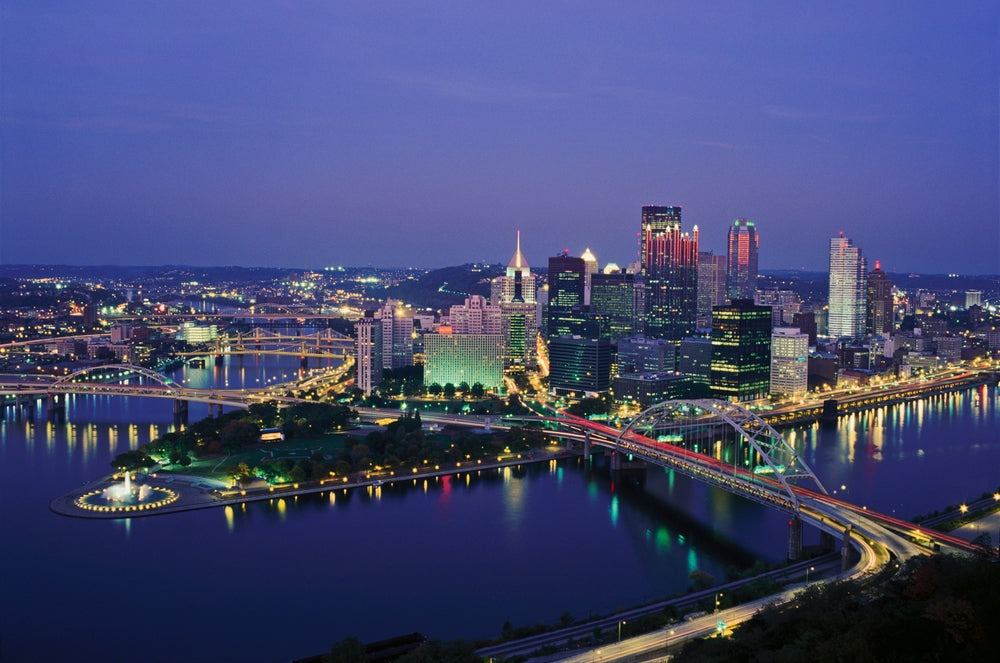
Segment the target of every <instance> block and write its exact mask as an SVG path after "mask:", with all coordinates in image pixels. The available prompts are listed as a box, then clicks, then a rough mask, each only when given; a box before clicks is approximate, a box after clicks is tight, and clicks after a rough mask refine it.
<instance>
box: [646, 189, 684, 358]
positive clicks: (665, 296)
mask: <svg viewBox="0 0 1000 663" xmlns="http://www.w3.org/2000/svg"><path fill="white" fill-rule="evenodd" d="M640 259H641V265H642V275H643V281H644V283H645V290H646V299H645V311H644V313H645V322H646V325H645V334H646V335H647V336H650V337H653V338H665V339H667V340H669V341H680V340H681V339H683V338H684V337H685V336H689V335H690V334H691V333H692V332H693V331H694V330H695V327H696V326H697V297H698V292H697V288H698V226H695V227H694V229H693V231H692V233H691V234H690V235H688V234H687V233H683V232H681V208H680V207H661V206H656V205H647V206H644V207H643V208H642V232H641V234H640Z"/></svg>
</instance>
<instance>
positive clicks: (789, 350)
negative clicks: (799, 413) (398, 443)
mask: <svg viewBox="0 0 1000 663" xmlns="http://www.w3.org/2000/svg"><path fill="white" fill-rule="evenodd" d="M808 390H809V335H808V334H805V333H803V332H802V331H800V330H799V329H798V328H797V327H777V328H775V330H774V331H773V332H772V333H771V394H772V395H775V396H802V395H804V394H805V393H806V392H807V391H808Z"/></svg>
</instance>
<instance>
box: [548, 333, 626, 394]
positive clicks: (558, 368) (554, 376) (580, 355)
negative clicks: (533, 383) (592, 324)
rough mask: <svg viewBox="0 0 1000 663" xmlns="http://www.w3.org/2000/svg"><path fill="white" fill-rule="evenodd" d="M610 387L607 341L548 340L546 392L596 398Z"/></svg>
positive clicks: (573, 337) (570, 337)
mask: <svg viewBox="0 0 1000 663" xmlns="http://www.w3.org/2000/svg"><path fill="white" fill-rule="evenodd" d="M610 386H611V343H610V342H609V341H608V340H607V339H597V338H581V337H579V336H559V337H558V338H553V339H550V340H549V389H550V390H551V391H552V392H554V393H582V394H587V395H595V394H599V393H602V392H605V391H607V390H608V389H609V388H610Z"/></svg>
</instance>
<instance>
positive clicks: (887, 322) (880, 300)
mask: <svg viewBox="0 0 1000 663" xmlns="http://www.w3.org/2000/svg"><path fill="white" fill-rule="evenodd" d="M895 321H896V317H895V306H894V305H893V299H892V282H891V281H890V280H889V275H888V274H886V273H885V272H883V271H882V265H880V264H879V261H878V260H876V261H875V269H873V270H872V271H870V272H869V273H868V278H867V280H866V291H865V333H867V334H891V333H892V329H893V325H894V323H895Z"/></svg>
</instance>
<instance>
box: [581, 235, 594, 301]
mask: <svg viewBox="0 0 1000 663" xmlns="http://www.w3.org/2000/svg"><path fill="white" fill-rule="evenodd" d="M580 257H581V258H583V261H584V262H585V263H586V265H587V269H586V281H587V282H586V284H585V286H584V289H583V303H584V304H586V305H587V306H590V277H591V276H593V275H594V274H596V273H597V271H598V270H597V256H595V255H594V254H593V253H591V251H590V248H589V247H588V248H587V250H586V251H584V252H583V255H582V256H580Z"/></svg>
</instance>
